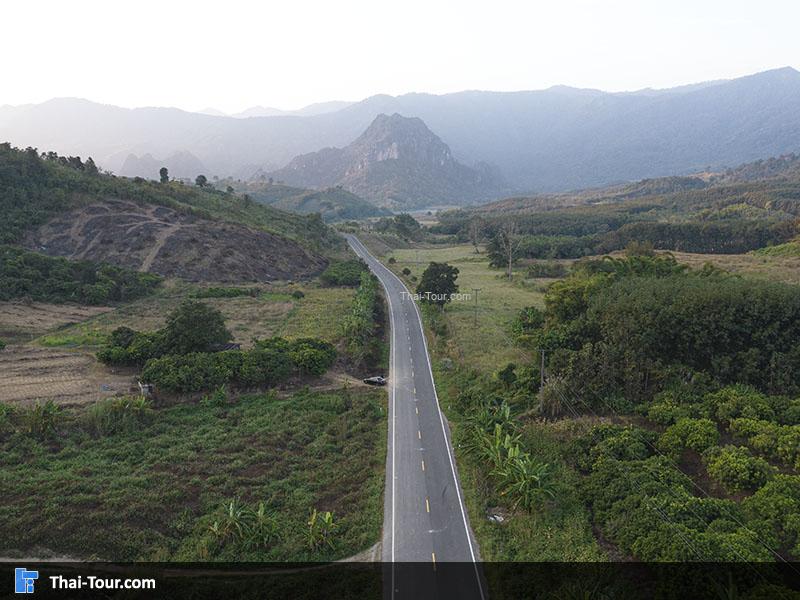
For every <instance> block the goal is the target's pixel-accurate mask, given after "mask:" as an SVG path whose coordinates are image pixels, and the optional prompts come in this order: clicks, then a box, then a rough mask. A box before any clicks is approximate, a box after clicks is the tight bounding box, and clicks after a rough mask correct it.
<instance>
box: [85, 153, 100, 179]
mask: <svg viewBox="0 0 800 600" xmlns="http://www.w3.org/2000/svg"><path fill="white" fill-rule="evenodd" d="M83 167H84V170H85V171H86V173H87V174H88V175H97V174H98V173H99V172H100V171H99V170H98V169H97V165H96V164H94V160H92V157H91V156H90V157H89V158H87V159H86V162H85V163H84V165H83Z"/></svg>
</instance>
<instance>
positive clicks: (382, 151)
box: [270, 113, 503, 209]
mask: <svg viewBox="0 0 800 600" xmlns="http://www.w3.org/2000/svg"><path fill="white" fill-rule="evenodd" d="M270 175H271V176H272V177H273V178H274V179H275V180H277V181H283V182H285V183H288V184H290V185H298V186H303V187H310V188H326V187H331V186H341V187H343V188H344V189H346V190H348V191H350V192H353V193H354V194H357V195H359V196H361V197H362V198H365V199H367V200H369V201H371V202H373V203H374V204H376V205H378V206H385V207H389V208H398V209H407V208H411V207H424V206H432V205H435V204H437V203H439V204H441V203H456V204H465V203H470V202H474V201H477V200H487V199H490V198H491V197H492V196H496V195H498V194H499V193H501V190H502V189H503V184H502V181H501V179H500V177H499V176H497V175H496V174H495V173H493V172H492V170H491V169H489V168H482V169H472V168H470V167H467V166H465V165H462V164H461V163H459V162H458V161H456V160H455V159H454V158H453V155H452V153H451V151H450V148H448V146H447V144H445V143H444V142H442V140H441V139H439V137H438V136H437V135H436V134H434V133H433V132H432V131H431V130H430V129H428V128H427V127H426V126H425V123H423V122H422V120H421V119H419V118H416V117H414V118H408V117H403V116H401V115H399V114H397V113H395V114H393V115H391V116H389V115H385V114H380V115H378V116H377V117H376V118H375V120H374V121H373V122H372V124H371V125H370V126H369V127H368V128H367V130H366V131H365V132H364V133H363V134H361V135H360V136H359V137H358V138H357V139H356V140H355V141H354V142H353V143H352V144H349V145H348V146H346V147H344V148H325V149H323V150H320V151H318V152H312V153H309V154H303V155H301V156H298V157H297V158H295V159H294V160H292V162H290V163H289V164H288V165H287V166H286V167H284V168H283V169H279V170H277V171H274V172H273V173H271V174H270Z"/></svg>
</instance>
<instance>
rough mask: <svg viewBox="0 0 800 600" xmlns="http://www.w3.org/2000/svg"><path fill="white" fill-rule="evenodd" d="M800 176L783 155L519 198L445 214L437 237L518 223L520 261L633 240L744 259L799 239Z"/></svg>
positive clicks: (490, 232)
mask: <svg viewBox="0 0 800 600" xmlns="http://www.w3.org/2000/svg"><path fill="white" fill-rule="evenodd" d="M759 174H760V176H761V178H758V177H759ZM799 174H800V173H799V172H798V171H797V169H796V159H794V158H791V157H784V158H780V159H769V160H767V161H758V162H756V163H752V164H745V165H741V166H739V167H737V168H735V169H729V170H726V171H724V172H720V173H709V172H706V173H703V174H700V175H697V176H690V177H666V178H656V179H645V180H642V181H638V182H635V183H630V184H626V185H620V186H610V187H607V188H597V189H590V190H584V191H580V192H575V193H569V194H549V195H539V196H533V197H515V198H509V199H505V200H501V201H496V202H491V203H489V204H485V205H483V206H479V207H475V208H472V209H469V210H458V211H450V212H445V213H441V214H440V215H438V218H439V224H438V225H436V226H434V228H433V231H434V232H437V233H443V234H452V235H456V236H457V237H458V239H461V240H467V239H469V238H474V230H475V228H474V227H471V225H472V224H478V225H479V229H480V231H481V232H482V233H481V235H482V236H483V237H484V238H485V239H488V240H490V241H491V240H493V239H495V238H496V236H495V233H496V231H497V228H498V227H500V226H505V225H504V224H505V223H509V222H513V224H514V227H516V233H518V234H519V235H520V236H521V237H522V238H523V239H522V241H521V242H520V256H526V257H528V258H577V257H580V256H585V255H590V254H601V253H606V252H613V251H615V250H620V249H623V248H625V247H626V246H627V245H628V244H629V243H631V242H647V243H650V244H653V245H654V246H655V248H656V249H661V250H672V251H684V252H697V253H720V254H731V253H733V254H736V253H743V252H748V251H751V250H757V249H759V248H765V247H768V246H776V247H777V246H778V245H780V244H784V243H785V242H788V241H789V240H791V239H793V238H794V237H795V236H796V235H797V234H798V224H799V223H800V176H798V175H799ZM786 248H788V249H787V250H786V251H787V252H788V251H790V250H791V248H792V246H791V245H789V246H787V247H786ZM493 251H494V252H495V253H497V252H498V250H497V249H494V250H493ZM776 252H780V250H776Z"/></svg>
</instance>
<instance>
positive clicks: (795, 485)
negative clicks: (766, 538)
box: [742, 474, 800, 560]
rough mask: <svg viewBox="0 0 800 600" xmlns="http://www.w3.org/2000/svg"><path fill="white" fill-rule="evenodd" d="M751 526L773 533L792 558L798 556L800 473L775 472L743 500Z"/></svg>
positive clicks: (766, 532) (799, 544) (763, 531)
mask: <svg viewBox="0 0 800 600" xmlns="http://www.w3.org/2000/svg"><path fill="white" fill-rule="evenodd" d="M742 508H743V509H744V511H745V514H746V515H747V516H748V518H749V519H750V520H751V523H752V527H753V528H754V529H756V530H757V531H760V532H762V535H768V534H769V535H771V536H775V537H776V538H777V540H778V541H779V543H780V544H781V546H782V547H783V548H785V549H786V550H788V551H789V552H790V553H791V554H792V556H793V557H794V559H795V560H798V559H800V476H798V475H783V474H778V475H775V477H773V478H772V479H771V480H770V481H768V482H767V483H766V485H765V486H764V487H762V488H761V489H760V490H758V491H757V492H756V493H755V494H753V495H752V496H751V497H749V498H746V499H745V500H744V501H743V502H742Z"/></svg>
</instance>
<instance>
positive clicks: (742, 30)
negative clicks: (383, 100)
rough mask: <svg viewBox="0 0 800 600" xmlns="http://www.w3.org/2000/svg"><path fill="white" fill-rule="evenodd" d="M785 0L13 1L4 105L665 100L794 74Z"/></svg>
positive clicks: (799, 44)
mask: <svg viewBox="0 0 800 600" xmlns="http://www.w3.org/2000/svg"><path fill="white" fill-rule="evenodd" d="M798 23H800V2H796V1H795V0H759V1H758V2H755V1H754V0H693V1H687V0H669V1H665V0H602V1H600V0H548V1H541V0H527V1H525V0H520V1H514V0H491V1H488V0H483V1H481V2H475V1H472V0H457V1H451V0H427V1H420V0H403V1H402V2H401V1H395V2H385V1H383V0H368V1H362V0H336V1H332V0H327V1H311V0H288V1H287V0H284V1H281V2H275V1H263V0H262V1H254V0H250V1H240V0H225V1H224V2H220V1H219V0H217V1H215V2H206V1H205V0H194V1H193V2H181V1H174V0H173V1H170V0H159V1H151V0H137V1H136V2H130V1H128V2H113V1H112V2H109V1H108V0H104V1H85V0H77V1H73V2H64V1H63V0H59V1H52V0H44V1H41V0H40V1H36V2H23V1H16V0H13V1H9V2H3V4H2V7H0V53H1V54H0V55H2V56H3V57H4V59H3V64H2V73H1V74H0V105H2V104H25V103H31V102H43V101H45V100H48V99H50V98H54V97H80V98H87V99H90V100H94V101H97V102H102V103H106V104H115V105H119V106H125V107H131V108H132V107H138V106H176V107H179V108H183V109H186V110H200V109H204V108H208V107H213V108H216V109H219V110H222V111H225V112H228V113H231V112H237V111H241V110H243V109H245V108H248V107H250V106H254V105H263V106H271V107H277V108H282V109H295V108H300V107H302V106H305V105H307V104H310V103H314V102H321V101H326V100H360V99H363V98H365V97H368V96H371V95H374V94H378V93H384V94H392V95H398V94H403V93H407V92H428V93H434V94H442V93H448V92H456V91H461V90H467V89H471V90H474V89H480V90H497V91H510V90H532V89H543V88H547V87H549V86H551V85H558V84H562V85H571V86H575V87H585V88H596V89H602V90H607V91H625V90H635V89H641V88H645V87H654V88H664V87H672V86H675V85H682V84H687V83H694V82H699V81H707V80H713V79H727V78H732V77H738V76H741V75H746V74H750V73H755V72H759V71H764V70H767V69H772V68H777V67H783V66H792V67H795V68H797V69H800V36H799V35H797V24H798Z"/></svg>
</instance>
